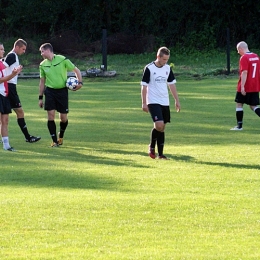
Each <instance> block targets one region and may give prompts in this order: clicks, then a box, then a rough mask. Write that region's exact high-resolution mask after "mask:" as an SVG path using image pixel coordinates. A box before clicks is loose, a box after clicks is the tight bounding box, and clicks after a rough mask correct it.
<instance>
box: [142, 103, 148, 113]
mask: <svg viewBox="0 0 260 260" xmlns="http://www.w3.org/2000/svg"><path fill="white" fill-rule="evenodd" d="M142 109H143V111H144V112H146V113H148V111H149V110H148V106H147V105H146V104H142Z"/></svg>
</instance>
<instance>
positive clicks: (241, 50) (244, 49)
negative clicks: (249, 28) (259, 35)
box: [237, 41, 249, 55]
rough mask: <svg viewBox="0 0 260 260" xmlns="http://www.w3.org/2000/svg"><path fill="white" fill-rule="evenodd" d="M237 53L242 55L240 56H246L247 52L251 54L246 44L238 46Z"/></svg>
mask: <svg viewBox="0 0 260 260" xmlns="http://www.w3.org/2000/svg"><path fill="white" fill-rule="evenodd" d="M237 52H238V53H239V54H240V55H244V54H245V53H246V52H249V49H248V45H247V43H246V42H243V41H242V42H239V43H238V44H237Z"/></svg>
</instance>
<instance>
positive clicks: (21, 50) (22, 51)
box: [15, 45, 26, 55]
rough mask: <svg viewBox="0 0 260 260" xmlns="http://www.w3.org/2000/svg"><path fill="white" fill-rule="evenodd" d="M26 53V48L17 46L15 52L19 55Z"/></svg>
mask: <svg viewBox="0 0 260 260" xmlns="http://www.w3.org/2000/svg"><path fill="white" fill-rule="evenodd" d="M25 51H26V46H25V45H23V46H22V47H19V46H16V49H15V52H16V54H17V55H22V54H24V53H25Z"/></svg>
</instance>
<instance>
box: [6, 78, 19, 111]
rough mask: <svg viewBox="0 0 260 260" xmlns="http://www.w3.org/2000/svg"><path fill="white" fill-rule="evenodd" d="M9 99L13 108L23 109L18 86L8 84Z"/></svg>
mask: <svg viewBox="0 0 260 260" xmlns="http://www.w3.org/2000/svg"><path fill="white" fill-rule="evenodd" d="M8 98H9V100H10V105H11V108H19V107H22V104H21V101H20V99H19V96H18V93H17V90H16V84H13V83H8Z"/></svg>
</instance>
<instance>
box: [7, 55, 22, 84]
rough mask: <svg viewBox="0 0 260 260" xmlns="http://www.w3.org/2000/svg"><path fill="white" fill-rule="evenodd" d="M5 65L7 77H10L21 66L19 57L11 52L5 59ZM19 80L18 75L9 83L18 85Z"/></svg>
mask: <svg viewBox="0 0 260 260" xmlns="http://www.w3.org/2000/svg"><path fill="white" fill-rule="evenodd" d="M4 65H5V66H6V75H10V74H11V73H12V71H13V69H14V68H17V67H18V66H19V65H20V63H19V59H18V55H17V54H16V53H15V52H13V51H11V52H9V53H8V54H7V55H6V57H5V60H4ZM17 78H18V75H16V76H15V77H13V78H12V79H10V80H9V81H8V83H13V84H15V85H16V84H17Z"/></svg>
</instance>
